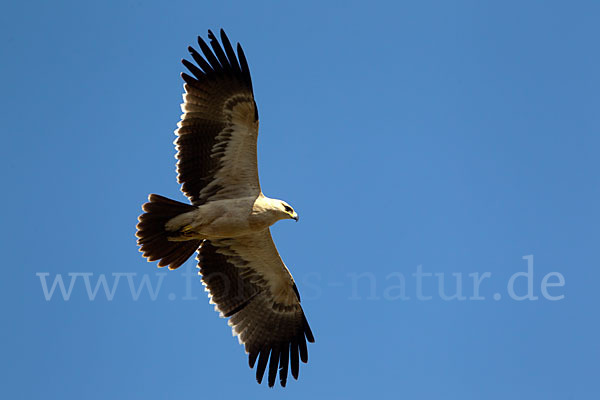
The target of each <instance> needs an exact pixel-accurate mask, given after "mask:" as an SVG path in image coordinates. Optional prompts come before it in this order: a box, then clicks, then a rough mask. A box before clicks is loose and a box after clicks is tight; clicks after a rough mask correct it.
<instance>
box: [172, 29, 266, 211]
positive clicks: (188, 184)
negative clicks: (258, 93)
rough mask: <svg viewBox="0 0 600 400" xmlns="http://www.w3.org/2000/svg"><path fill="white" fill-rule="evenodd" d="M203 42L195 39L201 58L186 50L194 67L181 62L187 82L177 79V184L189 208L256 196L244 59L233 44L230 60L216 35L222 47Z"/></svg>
mask: <svg viewBox="0 0 600 400" xmlns="http://www.w3.org/2000/svg"><path fill="white" fill-rule="evenodd" d="M208 38H209V40H210V47H209V45H208V44H206V42H204V40H202V38H200V37H198V45H199V46H200V50H201V51H202V55H201V54H200V53H199V52H197V51H196V50H195V49H194V48H192V47H189V48H188V50H189V51H190V54H191V56H192V58H193V59H194V61H195V62H196V64H197V65H195V64H193V63H191V62H189V61H187V60H183V61H182V62H183V65H185V66H186V68H187V69H188V70H189V71H190V73H191V74H192V75H193V76H190V75H188V74H186V73H183V74H181V77H182V78H183V80H184V81H185V85H184V89H185V94H184V95H183V101H184V102H183V104H182V105H181V109H182V111H183V112H184V114H183V115H182V116H181V121H180V122H179V123H178V129H177V130H176V131H175V134H176V135H177V139H176V140H175V145H176V148H177V156H176V158H177V159H178V162H177V181H178V182H179V183H181V190H182V191H183V193H185V195H186V196H187V197H188V198H189V199H190V200H191V202H192V204H193V205H195V206H198V205H202V204H204V203H206V202H208V201H210V200H217V199H231V198H239V197H250V196H258V194H259V193H260V184H259V181H258V168H257V161H256V140H257V137H258V110H257V107H256V103H255V101H254V94H253V92H252V80H251V78H250V69H249V68H248V62H247V61H246V56H245V55H244V51H243V50H242V47H241V46H240V45H239V44H238V46H237V56H236V53H235V51H234V50H233V47H232V46H231V43H230V42H229V39H228V38H227V36H226V35H225V32H224V31H223V30H222V29H221V42H222V44H223V45H222V46H221V44H220V43H219V41H218V40H217V38H216V36H215V35H214V34H213V33H212V32H211V31H208ZM211 48H212V50H211ZM203 56H204V57H203Z"/></svg>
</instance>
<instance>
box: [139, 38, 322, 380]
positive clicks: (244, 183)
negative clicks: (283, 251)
mask: <svg viewBox="0 0 600 400" xmlns="http://www.w3.org/2000/svg"><path fill="white" fill-rule="evenodd" d="M220 36H221V43H219V41H218V40H217V38H216V36H215V35H214V34H213V33H212V32H211V31H210V30H209V31H208V39H209V43H210V46H209V45H208V44H207V43H206V42H205V41H204V40H203V39H202V38H201V37H198V45H199V46H200V51H201V53H200V52H198V51H196V50H195V49H194V48H192V47H189V48H188V50H189V52H190V55H191V57H192V59H193V60H194V61H195V64H194V63H192V62H190V61H187V60H182V63H183V65H184V66H185V67H186V68H187V69H188V70H189V72H190V73H191V75H189V74H187V73H182V74H181V77H182V78H183V80H184V82H185V83H184V90H185V93H184V94H183V104H182V105H181V109H182V111H183V115H182V116H181V121H180V122H179V123H178V125H177V126H178V129H177V130H176V131H175V134H176V136H177V138H176V139H175V142H174V144H175V147H176V150H177V155H176V158H177V160H178V161H177V174H178V175H177V180H178V182H179V183H180V184H181V190H182V192H183V193H184V194H185V195H186V196H187V197H188V199H189V200H190V202H191V204H186V203H181V202H179V201H175V200H171V199H168V198H166V197H163V196H159V195H157V194H151V195H150V196H148V202H147V203H145V204H144V205H143V206H142V209H143V211H144V213H143V214H142V215H140V216H139V218H138V220H139V223H138V224H137V233H136V236H137V238H138V240H137V242H138V245H139V246H140V252H142V253H143V256H144V257H146V258H147V259H148V261H157V260H158V266H159V267H165V266H168V267H169V269H176V268H178V267H179V266H180V265H182V264H183V263H184V262H185V261H186V260H187V259H188V258H189V257H190V256H191V255H192V254H193V253H194V252H196V251H197V253H198V256H197V260H198V268H199V274H200V275H201V276H202V283H203V284H204V285H205V287H206V290H207V291H208V292H209V298H210V301H211V303H214V304H215V310H216V311H218V312H219V313H220V315H221V317H224V318H229V321H228V323H229V325H230V326H231V327H232V330H233V334H234V335H236V336H237V337H238V340H239V341H240V343H241V344H243V345H244V346H245V350H246V353H247V354H248V355H249V364H250V368H254V366H255V365H256V380H257V381H258V383H261V381H262V379H263V376H264V373H265V371H266V369H267V364H268V385H269V386H270V387H272V386H273V385H274V384H275V381H276V378H277V372H279V381H280V384H281V386H285V385H286V382H287V376H288V366H289V368H290V369H291V373H292V376H293V377H294V378H295V379H298V372H299V362H300V361H302V362H304V363H306V362H308V351H307V344H306V342H307V341H308V342H314V337H313V334H312V332H311V329H310V327H309V325H308V322H307V320H306V317H305V315H304V311H303V310H302V307H301V306H300V294H299V293H298V289H297V287H296V284H295V283H294V279H293V278H292V275H291V274H290V271H289V270H288V269H287V267H286V266H285V264H284V263H283V261H282V259H281V257H280V255H279V252H278V251H277V248H276V247H275V243H274V242H273V238H272V237H271V232H270V229H269V227H270V226H271V225H273V224H274V223H275V222H277V221H279V220H283V219H293V220H296V221H298V214H297V213H296V212H295V211H294V209H293V208H292V207H291V206H290V205H289V204H287V203H286V202H285V201H282V200H277V199H272V198H269V197H267V196H265V195H264V194H263V193H262V190H261V188H260V184H259V179H258V168H257V157H256V141H257V137H258V108H257V106H256V102H255V101H254V94H253V90H252V80H251V78H250V70H249V68H248V62H247V61H246V56H245V55H244V51H243V50H242V47H241V46H240V45H239V44H238V45H237V54H236V51H234V48H233V47H232V45H231V43H230V41H229V39H228V38H227V36H226V35H225V32H224V31H223V30H222V29H221V35H220Z"/></svg>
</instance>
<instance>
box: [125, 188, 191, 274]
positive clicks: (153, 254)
mask: <svg viewBox="0 0 600 400" xmlns="http://www.w3.org/2000/svg"><path fill="white" fill-rule="evenodd" d="M195 209H196V207H194V206H192V205H190V204H185V203H180V202H178V201H175V200H171V199H167V198H166V197H163V196H159V195H157V194H151V195H150V196H148V203H145V204H144V205H143V206H142V210H144V211H145V212H144V214H142V215H140V216H139V217H138V220H139V221H140V222H139V223H138V224H137V233H136V234H135V235H136V236H137V237H138V241H137V243H138V245H139V246H140V251H141V252H142V253H143V256H144V257H146V258H147V259H148V261H156V260H160V261H159V262H158V266H159V267H166V266H167V265H168V266H169V269H175V268H178V267H179V266H180V265H181V264H183V263H184V262H186V261H187V259H188V258H190V256H191V255H192V254H194V252H195V251H196V250H197V249H198V247H200V244H201V243H202V240H198V239H193V240H187V241H172V240H169V236H170V235H173V232H168V231H167V230H166V229H165V224H166V223H167V222H168V221H169V220H170V219H171V218H173V217H176V216H178V215H180V214H183V213H186V212H189V211H193V210H195Z"/></svg>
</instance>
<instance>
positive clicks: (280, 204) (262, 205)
mask: <svg viewBox="0 0 600 400" xmlns="http://www.w3.org/2000/svg"><path fill="white" fill-rule="evenodd" d="M254 211H255V212H258V213H264V214H268V215H269V218H270V219H271V220H272V222H271V223H274V222H275V221H279V220H282V219H293V220H295V221H298V214H297V213H296V211H294V209H293V208H292V206H290V205H289V204H288V203H286V202H285V201H283V200H279V199H271V198H268V197H266V196H260V197H259V198H257V199H256V202H255V203H254Z"/></svg>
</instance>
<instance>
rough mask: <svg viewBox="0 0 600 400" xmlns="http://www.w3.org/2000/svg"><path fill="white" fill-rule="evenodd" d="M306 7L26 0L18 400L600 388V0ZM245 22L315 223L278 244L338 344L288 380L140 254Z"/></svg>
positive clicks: (199, 290)
mask: <svg viewBox="0 0 600 400" xmlns="http://www.w3.org/2000/svg"><path fill="white" fill-rule="evenodd" d="M286 3H287V4H286V5H284V4H275V2H219V3H217V2H210V3H209V2H200V1H185V2H184V1H172V2H165V1H161V2H149V1H136V2H133V1H106V2H105V1H101V2H88V1H85V2H84V1H72V2H62V1H57V2H42V1H37V2H15V1H10V2H8V3H6V4H4V6H3V7H2V8H3V10H2V12H1V15H0V33H1V41H2V46H1V47H0V52H1V53H2V57H1V59H2V63H1V66H0V71H1V72H2V73H1V74H0V93H1V109H2V113H1V114H0V122H1V129H2V141H3V144H2V146H1V147H0V153H1V157H0V163H1V168H0V171H1V172H0V173H1V174H2V183H3V185H2V186H3V191H2V193H3V195H2V198H1V200H0V201H1V205H2V208H3V210H5V211H4V212H3V213H2V218H3V223H2V227H3V229H2V230H1V233H0V235H1V243H2V250H3V251H2V253H3V259H4V272H5V274H6V277H5V278H4V279H2V281H1V283H0V291H1V296H2V300H1V301H2V308H3V316H4V321H3V323H2V329H1V330H0V332H1V333H0V335H2V341H1V343H2V344H1V346H2V349H1V354H2V360H3V362H2V363H1V364H2V366H1V367H0V368H1V369H2V371H1V373H0V380H1V381H2V382H1V385H0V395H1V397H2V398H7V399H8V398H11V399H21V398H22V399H51V398H61V399H112V398H114V399H144V400H151V399H204V398H215V397H214V396H217V395H219V396H221V395H225V396H226V397H228V398H234V397H237V396H240V395H247V396H249V398H275V397H277V398H288V399H306V398H307V396H310V397H309V398H320V397H325V396H328V397H329V398H344V399H364V398H402V399H440V398H444V399H461V400H464V399H507V398H509V399H570V398H574V399H575V398H577V399H584V398H587V399H591V398H599V397H600V390H599V388H598V383H597V373H598V361H599V359H600V347H599V342H598V337H600V329H599V325H598V305H599V297H598V296H599V295H598V293H599V291H598V285H599V283H600V272H599V267H600V266H599V262H598V243H599V239H600V234H599V231H598V226H599V222H600V218H599V217H600V213H599V211H598V204H600V191H599V188H600V181H599V174H598V173H599V171H600V169H599V167H600V161H599V159H598V151H599V148H600V117H599V115H600V113H599V109H600V74H599V73H598V71H599V70H600V53H599V52H598V38H599V37H600V26H599V25H598V19H599V17H600V4H599V3H598V2H594V1H578V2H558V1H502V2H491V1H488V2H480V1H458V2H450V1H431V2H430V1H422V2H389V3H377V2H375V3H370V5H368V6H367V5H366V2H354V1H344V2H341V1H338V2H302V5H299V4H300V3H298V2H296V3H295V4H292V3H290V2H286ZM221 27H223V28H224V29H225V30H226V32H227V33H228V35H229V37H230V38H231V40H232V41H235V42H238V41H239V42H241V43H242V44H243V46H244V49H245V52H246V54H247V56H248V61H249V64H250V68H251V71H252V77H253V81H254V87H255V95H256V99H257V102H258V106H259V111H260V117H261V133H260V138H259V167H260V174H261V181H262V186H263V190H264V191H265V193H266V194H267V195H270V196H273V197H278V198H282V199H285V200H286V201H288V202H289V203H290V204H292V205H293V206H294V208H295V209H296V210H297V211H298V212H299V214H300V216H301V218H300V222H299V223H297V224H296V223H293V222H290V221H283V222H280V223H278V224H277V225H276V226H275V227H274V229H273V232H274V236H275V240H276V243H277V245H278V248H279V250H280V252H281V254H282V256H283V258H284V260H285V262H286V263H287V265H288V266H289V268H290V269H291V271H292V273H293V275H294V277H295V279H296V281H297V282H298V287H299V289H300V292H301V294H302V295H303V306H304V309H305V312H306V314H307V316H308V319H309V321H310V323H311V326H312V328H313V331H314V333H315V337H316V343H315V344H313V345H311V346H310V347H309V358H310V360H309V364H308V365H303V366H302V367H301V370H300V380H299V381H290V382H289V383H288V387H287V388H285V389H283V390H282V389H281V388H279V387H277V388H275V389H268V388H267V387H266V386H265V385H264V384H263V385H261V386H259V385H257V384H256V383H255V381H254V372H253V371H251V370H250V369H249V368H248V366H247V357H246V355H245V354H244V352H243V348H242V347H241V346H239V345H238V343H237V340H236V339H235V338H233V337H232V336H231V330H230V328H229V327H228V326H227V324H226V323H225V321H224V320H222V319H219V317H218V315H217V313H215V312H214V311H213V307H212V306H211V305H209V304H208V300H207V297H206V294H205V293H204V291H203V287H202V286H201V283H200V280H199V278H198V277H197V276H195V275H191V274H195V269H194V267H195V264H194V262H193V261H190V262H188V263H187V264H186V265H185V266H184V267H182V269H180V270H178V271H164V270H161V271H159V270H158V269H157V268H156V266H155V264H151V263H147V262H146V261H145V260H144V259H143V258H142V257H141V255H140V254H139V253H138V251H137V247H136V243H135V237H134V232H135V224H136V218H137V216H138V214H139V213H140V205H141V204H142V203H143V202H144V201H145V199H146V196H147V195H148V193H159V194H162V195H166V196H170V197H173V198H176V199H178V200H183V199H184V198H183V195H182V194H181V193H180V192H179V188H178V185H177V183H176V180H175V171H174V168H175V166H174V162H175V160H174V158H173V155H174V153H175V152H174V149H173V146H172V141H173V139H174V135H173V130H174V129H175V127H176V123H177V121H178V119H179V115H180V110H179V103H180V101H181V93H182V81H181V79H180V77H179V74H180V72H181V71H183V67H182V65H181V64H180V59H181V58H183V57H186V56H187V50H186V48H187V46H188V45H190V44H193V43H195V38H196V36H197V35H202V36H204V37H205V36H206V31H207V29H214V30H217V29H219V28H221ZM523 257H526V258H523ZM528 264H529V266H528ZM529 267H531V270H530V271H529V272H531V273H530V274H527V275H526V274H525V273H527V272H528V268H529ZM418 271H420V274H421V277H420V278H419V277H418V276H417V275H418V274H419V272H418ZM158 272H160V273H165V274H166V275H157V273H158ZM519 272H521V273H522V274H521V275H518V273H519ZM77 273H79V274H77ZM69 274H71V275H69ZM134 274H135V275H134ZM183 274H187V275H188V276H187V277H186V276H184V275H183ZM428 274H434V275H432V276H430V275H428ZM435 274H437V275H435ZM514 274H517V275H514ZM548 274H550V275H548ZM57 277H60V278H61V279H63V281H64V283H65V290H67V291H68V289H69V285H70V283H71V279H72V280H73V281H72V282H73V287H72V292H71V293H70V296H67V297H68V299H66V298H65V297H63V295H62V294H61V292H60V287H58V286H57V287H55V291H54V292H53V294H50V293H49V292H48V293H45V292H44V287H43V285H42V283H44V282H45V283H46V284H47V285H48V288H47V289H48V291H50V288H51V285H52V283H53V282H55V279H58V278H57ZM101 277H105V278H106V280H107V282H108V286H109V287H113V286H112V285H113V284H115V281H116V280H117V277H118V279H119V280H118V281H117V283H116V284H115V286H114V288H115V292H114V293H113V294H112V297H111V296H108V297H107V295H106V294H105V292H104V290H103V289H102V288H100V289H99V291H98V293H96V296H95V298H94V299H93V300H91V299H90V294H89V293H88V291H87V290H86V285H85V282H86V279H87V280H88V281H89V282H90V288H91V289H94V288H95V285H96V283H97V282H98V280H99V279H101ZM511 277H513V279H512V280H511ZM442 278H443V280H444V285H445V286H443V287H442V289H443V290H444V291H443V292H442V294H443V296H442V295H441V294H440V280H441V279H442ZM458 278H460V280H459V282H460V283H461V292H462V293H461V295H462V296H463V297H464V299H462V298H463V297H461V299H462V300H461V299H456V298H455V299H448V298H447V297H444V296H451V295H452V294H455V293H456V282H457V279H458ZM143 279H147V282H148V283H150V284H151V285H152V288H153V289H155V293H154V295H155V296H152V294H151V293H149V292H148V290H147V287H146V286H144V287H142V289H141V292H139V296H137V293H136V291H137V290H138V289H139V287H140V284H141V283H142V282H143ZM479 279H481V282H480V286H479V293H478V294H476V293H474V284H473V282H474V280H479ZM130 283H131V284H132V286H133V288H134V291H133V294H132V292H131V290H130V287H129V284H130ZM159 284H160V287H158V285H159ZM544 284H545V286H544ZM529 286H531V290H532V292H531V293H530V296H529V298H527V299H524V300H518V298H521V297H523V296H525V295H527V291H528V289H529ZM92 292H93V290H92ZM92 294H93V293H92ZM109 294H110V293H109ZM429 296H430V298H429V300H425V298H428V297H429ZM47 297H48V300H47V299H46V298H47ZM92 297H93V296H92ZM109 298H112V300H109ZM135 298H137V300H136V299H135ZM533 298H537V299H536V300H532V299H533ZM390 396H393V397H390Z"/></svg>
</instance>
